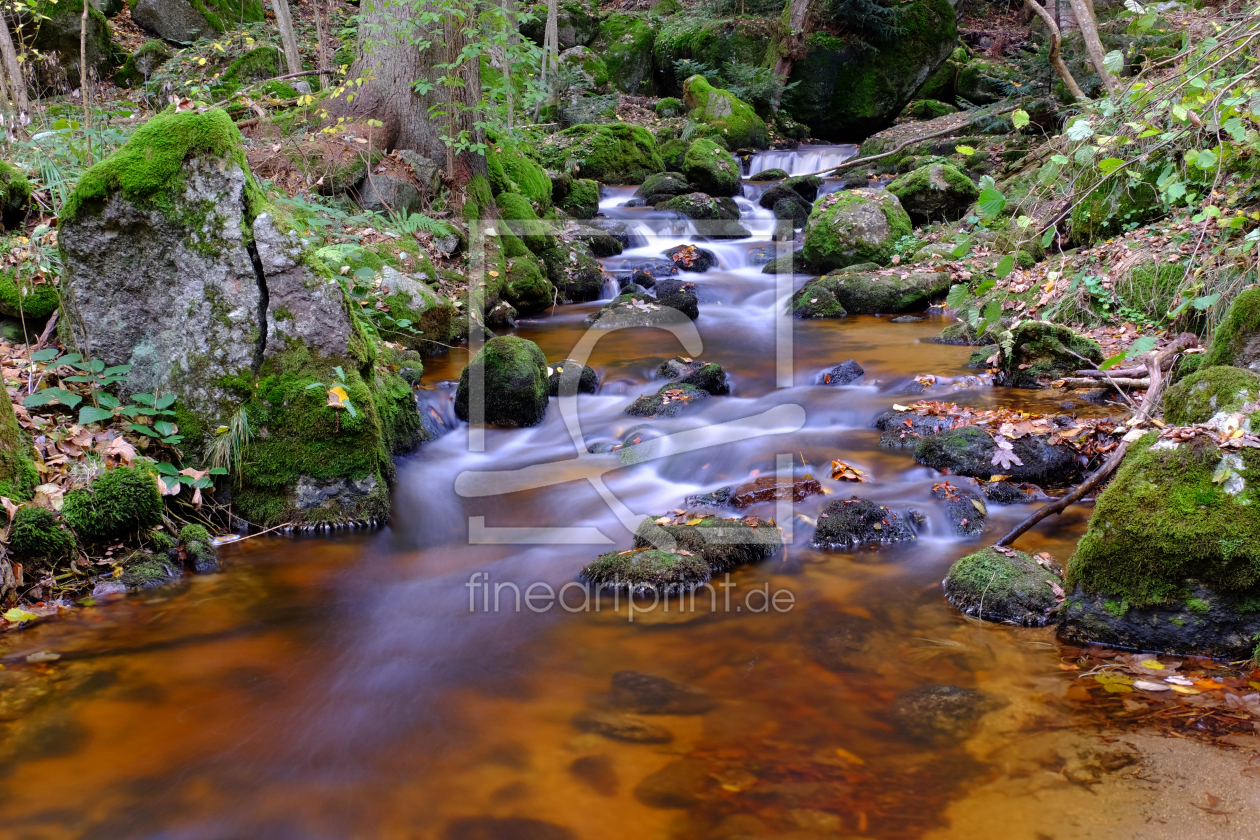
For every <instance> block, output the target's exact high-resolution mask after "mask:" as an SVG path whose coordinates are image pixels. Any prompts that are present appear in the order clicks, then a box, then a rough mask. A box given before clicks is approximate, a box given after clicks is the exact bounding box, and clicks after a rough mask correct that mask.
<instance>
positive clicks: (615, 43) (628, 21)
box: [591, 12, 656, 180]
mask: <svg viewBox="0 0 1260 840" xmlns="http://www.w3.org/2000/svg"><path fill="white" fill-rule="evenodd" d="M655 43H656V30H655V28H654V27H653V25H652V22H651V21H650V20H649V19H648V16H647V15H645V14H642V13H635V12H612V13H611V14H609V15H608V16H607V17H605V18H604V19H603V22H602V23H601V24H600V27H599V37H598V38H597V39H596V40H595V42H594V43H593V44H592V45H591V47H592V49H593V50H594V51H595V52H596V53H597V54H598V55H599V56H600V57H601V58H603V60H604V66H605V67H607V69H608V80H609V81H610V82H611V83H612V85H613V87H615V88H616V89H617V90H619V91H621V92H622V93H634V94H642V95H651V94H652V93H654V92H655V90H656V86H655V82H654V79H653V77H652V47H653V45H654V44H655ZM600 180H602V179H600Z"/></svg>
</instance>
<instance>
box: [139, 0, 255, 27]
mask: <svg viewBox="0 0 1260 840" xmlns="http://www.w3.org/2000/svg"><path fill="white" fill-rule="evenodd" d="M190 2H191V3H192V6H193V8H194V9H196V10H197V11H198V12H200V13H201V16H202V17H204V18H205V19H206V23H208V24H210V26H211V27H213V28H214V30H215V31H216V32H227V31H228V30H229V29H233V28H235V27H236V26H238V25H240V24H241V23H260V22H262V20H263V8H262V3H261V2H259V0H190ZM134 7H135V3H134V2H133V3H132V8H134Z"/></svg>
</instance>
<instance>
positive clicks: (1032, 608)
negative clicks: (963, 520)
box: [944, 548, 1058, 626]
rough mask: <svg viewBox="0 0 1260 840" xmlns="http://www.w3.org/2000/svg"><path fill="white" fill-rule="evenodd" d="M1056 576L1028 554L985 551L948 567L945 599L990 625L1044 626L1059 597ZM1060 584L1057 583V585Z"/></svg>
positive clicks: (990, 549) (956, 607) (985, 549)
mask: <svg viewBox="0 0 1260 840" xmlns="http://www.w3.org/2000/svg"><path fill="white" fill-rule="evenodd" d="M1053 580H1054V576H1053V575H1052V574H1051V573H1050V572H1048V571H1047V570H1046V569H1044V568H1042V567H1041V566H1039V565H1038V564H1037V562H1036V561H1035V560H1034V559H1033V558H1032V557H1031V556H1030V555H1028V554H1026V553H1024V552H1022V551H1017V552H1014V553H1013V554H1012V555H1010V556H1008V555H1005V554H1001V553H999V552H997V551H995V550H993V549H992V548H984V549H981V550H980V551H977V552H976V553H974V554H969V555H967V556H966V557H963V558H961V559H959V560H957V561H955V563H954V564H953V565H952V566H950V567H949V574H948V575H946V576H945V581H944V586H945V596H946V599H947V600H948V601H949V603H950V604H951V605H952V606H953V607H954V608H955V609H957V610H960V611H962V612H964V613H966V614H967V615H970V616H975V617H977V618H981V619H984V620H987V621H1002V622H1006V623H1010V624H1024V625H1034V626H1037V625H1042V624H1045V623H1046V622H1047V620H1048V612H1053V609H1054V607H1055V605H1056V604H1057V602H1058V601H1057V597H1056V595H1055V593H1054V588H1053V587H1052V586H1051V585H1050V581H1053ZM1055 582H1056V583H1057V581H1055Z"/></svg>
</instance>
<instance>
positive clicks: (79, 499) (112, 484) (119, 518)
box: [61, 467, 163, 542]
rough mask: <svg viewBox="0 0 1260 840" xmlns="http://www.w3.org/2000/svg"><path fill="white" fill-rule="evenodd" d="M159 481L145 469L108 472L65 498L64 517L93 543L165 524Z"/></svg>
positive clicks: (127, 468)
mask: <svg viewBox="0 0 1260 840" xmlns="http://www.w3.org/2000/svg"><path fill="white" fill-rule="evenodd" d="M162 509H163V506H162V496H161V494H160V493H159V492H158V485H157V477H156V476H155V475H154V474H153V473H150V472H148V471H147V470H145V469H143V468H141V467H117V468H115V469H112V470H107V471H106V472H105V473H103V474H101V475H100V476H98V477H97V478H96V480H95V481H93V482H92V483H91V484H90V485H88V487H87V488H86V489H76V490H71V491H70V492H69V493H67V494H66V496H65V503H64V505H63V506H62V509H61V514H62V516H64V517H65V519H66V522H67V523H69V525H70V527H71V528H73V529H74V532H75V533H76V534H78V535H79V537H81V538H82V539H84V540H87V541H89V542H100V541H103V540H109V539H115V538H117V537H123V536H127V535H128V534H134V533H136V532H137V531H140V530H142V529H144V528H151V527H153V526H154V525H157V524H159V523H160V522H161V521H162Z"/></svg>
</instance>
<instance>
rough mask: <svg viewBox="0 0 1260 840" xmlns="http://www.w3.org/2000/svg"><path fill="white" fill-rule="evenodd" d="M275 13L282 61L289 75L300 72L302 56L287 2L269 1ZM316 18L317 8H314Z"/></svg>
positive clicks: (285, 0)
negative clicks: (282, 56) (282, 50)
mask: <svg viewBox="0 0 1260 840" xmlns="http://www.w3.org/2000/svg"><path fill="white" fill-rule="evenodd" d="M271 7H272V8H273V9H274V10H275V12H276V26H277V27H279V29H280V44H281V45H282V46H283V47H284V61H285V63H286V64H288V65H289V72H290V73H301V72H302V54H301V53H300V52H298V43H297V33H296V32H294V31H293V15H292V14H291V13H290V12H289V0H271ZM315 14H316V16H318V15H319V6H318V5H316V7H315Z"/></svg>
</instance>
